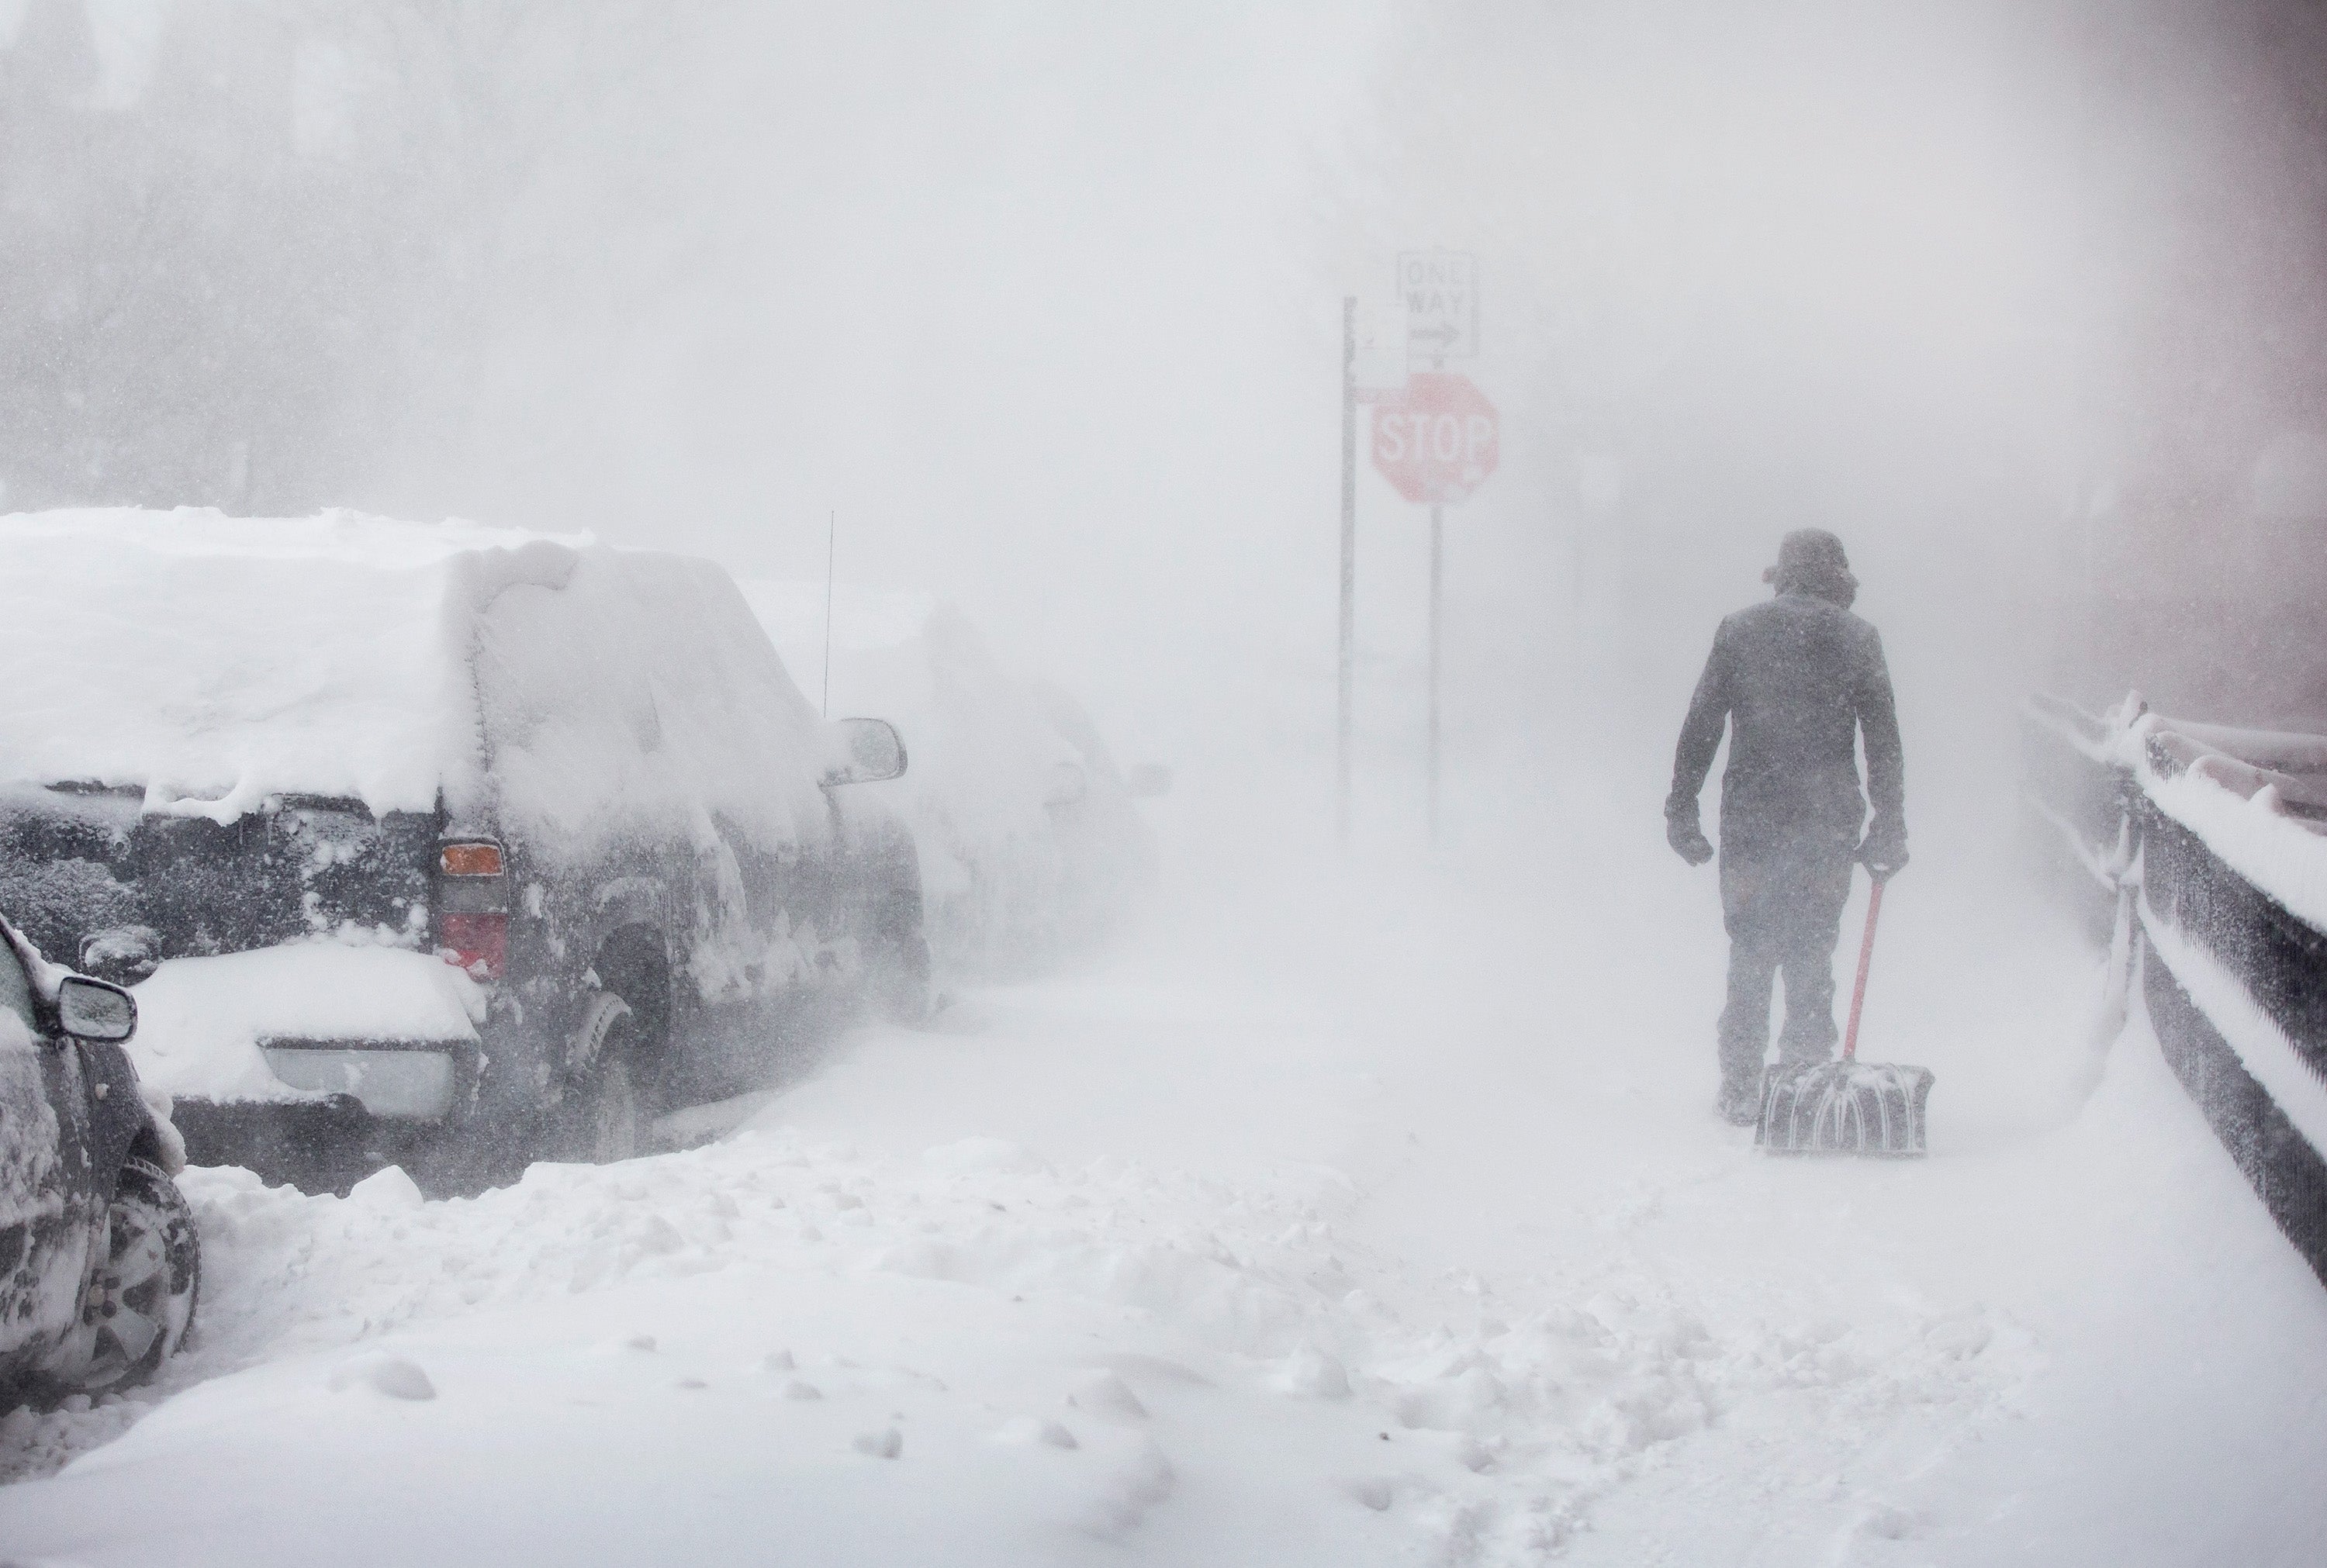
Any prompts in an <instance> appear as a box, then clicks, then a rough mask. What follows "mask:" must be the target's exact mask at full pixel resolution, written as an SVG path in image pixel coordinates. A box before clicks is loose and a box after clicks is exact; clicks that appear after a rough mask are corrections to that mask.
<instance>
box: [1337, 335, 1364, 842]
mask: <svg viewBox="0 0 2327 1568" xmlns="http://www.w3.org/2000/svg"><path fill="white" fill-rule="evenodd" d="M1357 622H1358V302H1357V297H1356V296H1355V295H1353V294H1345V295H1343V296H1342V299H1341V719H1340V727H1339V730H1338V732H1337V736H1336V745H1335V750H1334V774H1333V831H1334V832H1335V834H1337V835H1339V836H1340V839H1341V847H1342V848H1343V849H1347V848H1349V847H1350V744H1351V735H1352V731H1353V725H1354V721H1353V719H1352V715H1351V712H1350V709H1351V706H1352V705H1353V704H1354V702H1355V700H1356V696H1357V661H1358V633H1357Z"/></svg>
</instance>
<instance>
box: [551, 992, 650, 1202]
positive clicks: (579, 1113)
mask: <svg viewBox="0 0 2327 1568" xmlns="http://www.w3.org/2000/svg"><path fill="white" fill-rule="evenodd" d="M638 1033H639V1027H638V1015H637V1014H636V1013H632V1012H631V1007H630V1003H626V1002H624V1001H623V1000H622V999H621V997H619V996H617V995H615V994H613V993H612V992H611V991H601V992H599V993H598V994H595V995H593V997H591V999H590V1004H589V1005H588V1006H587V1007H585V1008H584V1010H583V1014H582V1027H581V1028H580V1029H578V1030H576V1031H575V1041H574V1043H575V1050H574V1067H575V1079H576V1087H575V1089H573V1090H570V1091H568V1094H567V1097H566V1114H565V1118H564V1120H565V1127H564V1134H565V1135H564V1136H563V1137H562V1138H561V1139H560V1140H559V1142H560V1143H562V1144H563V1145H564V1147H563V1149H562V1150H561V1153H563V1155H564V1157H565V1158H566V1159H568V1160H575V1161H580V1162H584V1163H585V1164H591V1165H611V1164H612V1163H613V1162H615V1161H617V1160H628V1159H631V1158H632V1157H633V1156H635V1155H636V1154H637V1153H639V1152H640V1146H641V1144H642V1143H644V1141H645V1139H644V1134H645V1127H646V1116H645V1113H644V1111H643V1109H642V1108H641V1106H640V1097H639V1087H638V1076H637V1075H638V1062H637V1057H638V1051H637V1045H638Z"/></svg>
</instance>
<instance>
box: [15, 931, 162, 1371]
mask: <svg viewBox="0 0 2327 1568" xmlns="http://www.w3.org/2000/svg"><path fill="white" fill-rule="evenodd" d="M136 1027H137V1007H136V1003H134V1002H132V1001H131V1000H130V997H129V994H128V993H126V992H125V991H123V990H122V989H121V988H120V987H119V986H117V985H107V984H105V983H104V982H103V981H99V980H92V979H90V978H89V977H88V976H87V975H75V974H72V973H70V972H69V971H67V970H64V969H61V968H59V967H57V966H55V965H52V964H50V963H48V962H46V961H44V960H43V959H42V957H41V955H40V953H39V951H38V950H37V949H36V948H34V947H33V946H32V945H31V944H30V943H28V942H26V941H25V939H24V938H23V936H22V935H21V934H20V933H18V932H17V930H16V929H14V927H12V926H10V925H9V924H8V923H7V922H6V921H5V920H0V1413H5V1412H6V1411H8V1410H11V1409H14V1407H15V1406H16V1405H18V1404H20V1403H22V1402H23V1400H25V1399H26V1398H28V1397H37V1396H40V1395H56V1394H73V1393H97V1392H99V1391H102V1390H104V1389H107V1388H118V1387H125V1386H128V1385H130V1384H133V1383H136V1382H139V1381H142V1380H143V1379H144V1378H145V1377H149V1376H151V1375H152V1374H153V1372H154V1368H156V1367H159V1366H161V1364H162V1363H163V1362H164V1360H165V1359H167V1358H168V1357H169V1356H170V1353H171V1352H172V1351H173V1350H175V1349H177V1348H178V1345H179V1343H180V1341H182V1339H184V1338H185V1337H186V1330H187V1327H188V1326H189V1325H190V1324H192V1321H193V1317H194V1298H195V1295H196V1293H198V1291H199V1290H200V1287H201V1254H200V1250H199V1248H198V1246H197V1244H196V1241H195V1237H194V1219H193V1216H192V1213H190V1212H189V1211H188V1210H187V1208H186V1200H185V1199H183V1198H182V1197H181V1196H180V1195H179V1192H178V1187H177V1183H176V1182H175V1181H173V1180H172V1178H173V1177H174V1176H175V1175H176V1174H177V1173H178V1172H179V1171H182V1170H183V1169H184V1168H185V1147H184V1145H183V1144H182V1143H181V1142H180V1141H179V1138H178V1134H177V1132H176V1130H175V1129H174V1128H173V1126H172V1125H171V1123H170V1113H169V1106H168V1104H167V1102H166V1101H164V1100H162V1099H160V1098H159V1097H156V1096H154V1095H153V1094H151V1093H149V1092H147V1091H145V1088H144V1087H143V1086H141V1085H140V1083H139V1082H138V1078H137V1070H136V1068H135V1067H133V1066H132V1065H131V1064H130V1060H129V1058H128V1056H127V1054H126V1052H125V1051H124V1050H123V1049H122V1042H123V1041H126V1040H128V1039H129V1038H130V1036H131V1034H132V1033H133V1032H134V1031H136Z"/></svg>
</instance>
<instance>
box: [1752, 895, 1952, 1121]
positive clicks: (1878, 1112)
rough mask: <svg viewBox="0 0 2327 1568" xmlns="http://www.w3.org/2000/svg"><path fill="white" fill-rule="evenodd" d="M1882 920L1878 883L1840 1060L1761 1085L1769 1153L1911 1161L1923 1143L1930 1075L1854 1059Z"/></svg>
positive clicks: (1772, 1074)
mask: <svg viewBox="0 0 2327 1568" xmlns="http://www.w3.org/2000/svg"><path fill="white" fill-rule="evenodd" d="M1882 913H1883V879H1882V878H1881V877H1877V878H1875V879H1874V892H1873V893H1872V894H1871V895H1869V896H1868V898H1867V901H1866V937H1865V939H1864V941H1862V942H1861V943H1860V944H1859V947H1858V984H1857V985H1856V987H1855V989H1854V990H1853V991H1852V992H1851V994H1850V1028H1849V1030H1848V1031H1847V1032H1846V1033H1845V1035H1844V1036H1843V1041H1842V1059H1841V1060H1840V1061H1827V1062H1820V1063H1818V1065H1817V1066H1816V1067H1807V1068H1801V1069H1795V1070H1793V1071H1788V1070H1787V1069H1785V1068H1784V1067H1782V1066H1780V1067H1775V1068H1771V1069H1770V1070H1769V1071H1768V1072H1767V1073H1765V1074H1763V1075H1762V1120H1761V1124H1760V1125H1758V1126H1757V1127H1755V1128H1754V1130H1753V1142H1754V1143H1757V1144H1759V1145H1760V1146H1761V1147H1762V1148H1763V1149H1764V1150H1766V1151H1768V1152H1769V1153H1772V1154H1874V1155H1883V1156H1888V1157H1890V1158H1893V1159H1911V1158H1913V1157H1915V1156H1917V1155H1920V1154H1923V1153H1928V1152H1929V1151H1928V1150H1927V1149H1926V1148H1925V1146H1924V1143H1923V1102H1924V1101H1926V1100H1927V1099H1929V1098H1930V1094H1931V1074H1930V1069H1928V1068H1920V1067H1902V1066H1900V1065H1898V1064H1897V1063H1894V1062H1877V1061H1860V1060H1859V1059H1858V1013H1859V1010H1860V1009H1861V1008H1863V1007H1864V1006H1865V1005H1866V970H1867V967H1868V966H1870V965H1871V964H1873V963H1874V922H1875V919H1877V918H1878V917H1879V916H1880V915H1881V914H1882Z"/></svg>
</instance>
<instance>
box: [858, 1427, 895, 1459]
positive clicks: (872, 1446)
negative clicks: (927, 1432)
mask: <svg viewBox="0 0 2327 1568" xmlns="http://www.w3.org/2000/svg"><path fill="white" fill-rule="evenodd" d="M848 1446H849V1447H851V1448H853V1449H855V1451H857V1452H858V1453H862V1454H869V1455H871V1456H872V1457H873V1458H874V1459H895V1458H896V1457H897V1456H898V1455H900V1454H902V1453H903V1452H904V1451H905V1438H904V1434H903V1433H901V1432H899V1431H898V1430H897V1429H896V1428H895V1427H893V1426H884V1427H883V1428H882V1429H881V1430H880V1431H878V1432H860V1433H857V1434H856V1436H855V1439H854V1440H852V1441H851V1442H850V1443H849V1445H848Z"/></svg>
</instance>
